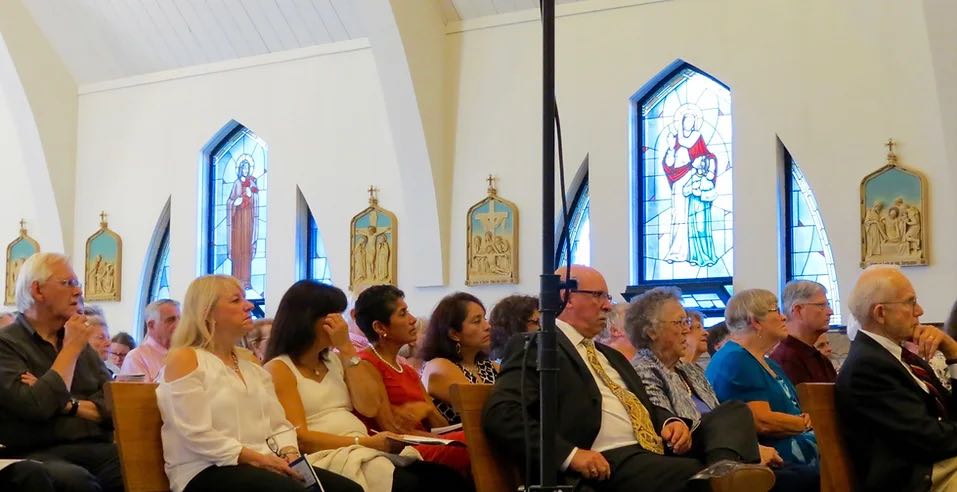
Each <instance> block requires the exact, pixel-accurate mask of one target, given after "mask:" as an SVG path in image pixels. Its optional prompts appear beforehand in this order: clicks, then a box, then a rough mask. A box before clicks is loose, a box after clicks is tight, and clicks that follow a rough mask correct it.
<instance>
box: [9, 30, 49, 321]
mask: <svg viewBox="0 0 957 492" xmlns="http://www.w3.org/2000/svg"><path fill="white" fill-rule="evenodd" d="M0 176H3V185H4V192H3V193H2V194H0V238H2V239H0V242H2V244H0V247H4V249H3V251H6V249H5V246H6V244H8V243H9V242H10V241H13V240H14V239H15V238H17V237H18V235H19V233H20V225H19V224H20V220H21V219H24V220H25V221H26V226H27V229H28V231H29V233H30V236H31V237H33V238H34V239H36V240H37V242H38V243H39V244H40V249H41V250H43V251H62V250H63V232H62V229H61V227H60V220H59V216H58V214H57V201H56V198H55V196H54V190H53V186H52V184H51V180H50V175H49V172H48V169H47V166H46V161H45V158H44V152H43V147H42V145H41V141H40V134H39V131H38V129H37V125H36V123H35V120H34V113H33V111H32V110H31V107H30V103H29V101H28V98H27V94H26V92H25V91H24V90H23V85H22V84H21V81H20V78H19V76H18V73H17V70H16V67H15V64H14V63H13V59H12V58H11V57H10V52H9V51H8V50H7V45H6V44H5V39H4V38H3V37H2V36H0ZM0 272H3V277H0V278H4V279H5V278H6V261H0ZM0 283H2V282H0ZM2 288H5V286H4V287H0V289H2ZM14 309H16V308H15V306H6V307H5V308H4V310H14Z"/></svg>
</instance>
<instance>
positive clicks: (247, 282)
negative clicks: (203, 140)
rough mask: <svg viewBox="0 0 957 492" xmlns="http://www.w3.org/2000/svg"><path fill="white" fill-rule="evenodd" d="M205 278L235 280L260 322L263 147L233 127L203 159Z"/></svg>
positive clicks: (262, 298)
mask: <svg viewBox="0 0 957 492" xmlns="http://www.w3.org/2000/svg"><path fill="white" fill-rule="evenodd" d="M208 162H209V175H208V176H209V192H208V193H209V196H208V200H209V202H208V214H209V216H208V221H207V227H208V229H207V240H208V244H207V255H206V258H207V265H206V271H207V272H208V273H219V274H226V275H232V276H233V277H236V278H237V279H238V280H239V282H240V283H241V284H242V285H243V288H244V289H245V290H246V298H247V299H249V300H250V301H251V302H252V303H253V304H255V305H256V308H257V309H256V310H255V314H256V315H259V316H261V315H262V314H263V313H262V309H263V305H264V304H265V291H266V203H267V194H266V193H267V189H268V186H267V176H268V173H267V170H268V152H267V147H266V143H265V142H264V141H263V140H262V139H260V138H259V137H257V136H256V134H255V133H253V132H252V131H250V130H249V129H248V128H246V127H244V126H242V125H237V126H236V128H235V129H233V130H232V131H230V132H229V133H228V134H227V135H226V136H225V137H224V138H223V139H222V140H220V142H219V143H218V144H216V145H215V146H214V147H213V149H212V151H211V152H210V153H209V161H208Z"/></svg>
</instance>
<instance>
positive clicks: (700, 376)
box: [631, 348, 718, 422]
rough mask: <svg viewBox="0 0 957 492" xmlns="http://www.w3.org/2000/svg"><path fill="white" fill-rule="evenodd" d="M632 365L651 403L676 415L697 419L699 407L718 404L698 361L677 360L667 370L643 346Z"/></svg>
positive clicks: (698, 417) (698, 418) (699, 417)
mask: <svg viewBox="0 0 957 492" xmlns="http://www.w3.org/2000/svg"><path fill="white" fill-rule="evenodd" d="M631 365H632V366H634V368H635V371H637V372H638V376H640V377H641V382H642V383H644V384H645V392H647V393H648V397H649V398H650V399H651V402H652V403H653V404H655V405H656V406H659V407H661V408H664V409H666V410H669V411H671V413H673V414H674V415H676V416H678V417H682V418H686V419H691V420H693V421H695V422H697V421H698V420H701V413H702V409H701V406H703V407H706V408H707V410H710V409H713V408H714V407H716V406H718V397H717V396H715V394H714V390H713V389H712V388H711V385H710V384H708V380H707V379H706V378H705V377H704V371H703V370H702V369H701V367H700V366H698V365H697V364H689V363H687V362H685V361H678V364H677V365H676V366H675V368H674V369H668V368H667V367H665V365H664V364H662V362H661V360H659V359H658V357H657V356H656V355H655V354H654V352H652V351H651V350H650V349H647V348H643V349H640V350H638V352H637V353H636V354H635V358H634V359H632V360H631ZM696 400H697V401H696ZM699 405H700V406H699Z"/></svg>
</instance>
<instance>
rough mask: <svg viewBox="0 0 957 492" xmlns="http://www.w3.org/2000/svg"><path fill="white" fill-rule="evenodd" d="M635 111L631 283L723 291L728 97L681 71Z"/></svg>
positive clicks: (711, 82)
mask: <svg viewBox="0 0 957 492" xmlns="http://www.w3.org/2000/svg"><path fill="white" fill-rule="evenodd" d="M636 104H637V108H636V109H637V111H638V112H639V113H638V114H639V115H640V121H639V124H638V125H637V131H638V132H639V135H638V137H639V138H637V139H636V142H640V145H641V147H640V149H637V150H638V152H637V155H638V156H639V169H638V171H639V173H640V175H639V177H638V178H639V179H637V180H636V181H637V182H638V187H639V190H638V196H639V197H640V202H639V205H638V217H639V222H638V224H639V230H638V231H637V233H638V241H637V244H639V249H638V251H639V254H640V258H639V259H638V278H639V282H641V283H668V284H678V285H680V284H681V283H682V281H700V280H705V279H712V280H713V279H726V280H727V283H728V284H730V281H731V276H732V275H733V273H734V265H733V262H732V257H733V249H734V244H733V232H732V203H731V202H732V199H731V198H732V197H731V171H732V164H733V159H732V155H731V136H732V135H731V92H730V90H728V88H727V87H726V86H724V85H723V84H721V83H720V82H718V81H717V80H715V79H714V78H712V77H710V76H708V75H706V74H705V73H703V72H700V71H698V70H697V69H695V68H694V67H692V66H690V65H687V64H685V65H683V66H681V67H679V68H678V69H676V70H675V71H674V72H672V74H671V75H670V76H668V77H666V78H664V79H663V80H662V81H661V83H659V84H658V85H656V86H655V87H654V88H653V89H652V90H651V91H649V92H648V93H647V95H645V96H644V97H641V99H638V100H637V101H636Z"/></svg>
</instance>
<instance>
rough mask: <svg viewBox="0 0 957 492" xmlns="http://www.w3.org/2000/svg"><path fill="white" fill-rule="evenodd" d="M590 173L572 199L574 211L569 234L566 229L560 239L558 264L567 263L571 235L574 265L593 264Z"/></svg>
mask: <svg viewBox="0 0 957 492" xmlns="http://www.w3.org/2000/svg"><path fill="white" fill-rule="evenodd" d="M589 202H590V199H589V196H588V175H587V174H586V175H585V177H584V179H582V182H581V184H580V185H579V186H578V191H576V192H575V198H574V200H573V201H572V213H571V216H570V218H569V220H568V235H567V236H566V235H565V233H564V231H563V232H562V235H561V237H560V238H559V241H558V251H556V255H555V256H556V258H555V259H556V262H555V264H556V265H567V264H568V263H569V262H568V250H567V249H566V243H567V241H568V238H569V237H571V258H572V261H571V263H572V264H574V265H590V264H591V227H590V219H589Z"/></svg>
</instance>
